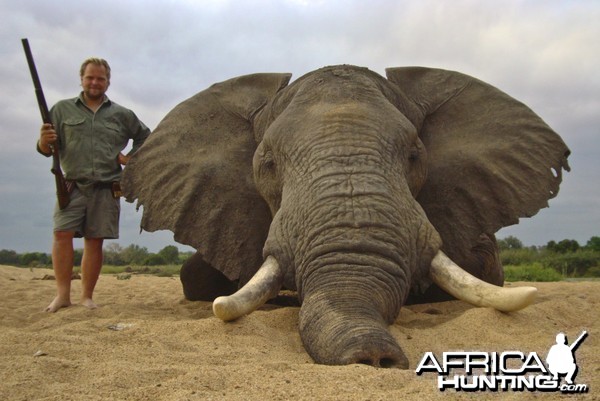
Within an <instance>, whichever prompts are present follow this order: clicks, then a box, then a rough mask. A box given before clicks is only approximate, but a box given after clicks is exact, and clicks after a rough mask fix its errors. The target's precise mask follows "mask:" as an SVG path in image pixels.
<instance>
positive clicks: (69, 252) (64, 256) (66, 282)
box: [44, 231, 74, 312]
mask: <svg viewBox="0 0 600 401" xmlns="http://www.w3.org/2000/svg"><path fill="white" fill-rule="evenodd" d="M73 237H74V233H73V232H68V231H56V232H55V233H54V241H53V242H52V268H53V269H54V277H55V278H56V297H55V298H54V300H53V301H52V302H50V305H48V306H47V307H46V309H44V311H46V312H56V311H57V310H59V309H60V308H64V307H67V306H70V305H71V274H72V273H73Z"/></svg>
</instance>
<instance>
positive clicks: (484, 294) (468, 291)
mask: <svg viewBox="0 0 600 401" xmlns="http://www.w3.org/2000/svg"><path fill="white" fill-rule="evenodd" d="M429 274H430V277H431V279H432V280H433V282H434V283H436V284H437V285H438V286H439V287H440V288H442V289H443V290H444V291H446V292H447V293H449V294H450V295H452V296H454V297H456V298H458V299H460V300H463V301H465V302H468V303H470V304H472V305H475V306H483V307H492V308H494V309H497V310H499V311H502V312H513V311H517V310H519V309H523V308H524V307H526V306H527V305H530V304H531V303H532V302H533V300H534V299H535V295H536V293H537V288H535V287H515V288H504V287H498V286H495V285H492V284H489V283H486V282H485V281H482V280H480V279H478V278H477V277H475V276H472V275H471V274H469V273H467V272H466V271H464V270H463V269H462V268H461V267H460V266H458V265H457V264H456V263H454V262H453V261H452V260H451V259H450V258H449V257H448V256H446V254H444V253H443V252H442V251H438V253H437V254H436V255H435V257H434V258H433V260H432V261H431V270H430V272H429Z"/></svg>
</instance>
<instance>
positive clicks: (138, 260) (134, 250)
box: [121, 244, 148, 265]
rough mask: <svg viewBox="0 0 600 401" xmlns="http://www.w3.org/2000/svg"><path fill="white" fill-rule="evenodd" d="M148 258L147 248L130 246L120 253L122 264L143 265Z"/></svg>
mask: <svg viewBox="0 0 600 401" xmlns="http://www.w3.org/2000/svg"><path fill="white" fill-rule="evenodd" d="M147 257H148V248H146V247H141V246H139V245H134V244H131V245H129V246H128V247H127V248H125V249H123V252H121V258H122V259H123V262H125V263H128V264H132V265H143V264H144V261H145V260H146V258H147Z"/></svg>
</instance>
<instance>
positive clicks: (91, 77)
mask: <svg viewBox="0 0 600 401" xmlns="http://www.w3.org/2000/svg"><path fill="white" fill-rule="evenodd" d="M109 85H110V82H109V81H108V77H107V75H106V68H105V67H104V66H103V65H97V64H88V65H87V66H86V67H85V71H84V72H83V76H82V77H81V87H82V88H83V93H84V94H85V95H86V96H87V97H88V98H89V99H92V100H97V99H101V98H103V97H104V93H105V92H106V90H107V89H108V86H109Z"/></svg>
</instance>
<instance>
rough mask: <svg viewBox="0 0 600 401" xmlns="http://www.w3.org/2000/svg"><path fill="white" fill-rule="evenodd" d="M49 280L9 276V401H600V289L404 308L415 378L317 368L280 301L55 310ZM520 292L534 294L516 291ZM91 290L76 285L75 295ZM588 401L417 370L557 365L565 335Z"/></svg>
mask: <svg viewBox="0 0 600 401" xmlns="http://www.w3.org/2000/svg"><path fill="white" fill-rule="evenodd" d="M45 274H51V271H49V270H43V269H34V271H30V270H29V269H18V268H14V267H7V266H0V400H61V401H62V400H219V399H226V400H338V399H339V400H400V399H402V400H419V401H425V400H435V399H446V400H448V399H450V400H470V399H477V400H479V399H494V400H516V399H519V400H521V399H539V400H548V399H549V400H554V399H556V400H566V399H590V400H591V399H595V400H598V399H600V322H599V320H600V319H599V316H600V312H599V309H598V308H599V305H600V282H578V283H571V282H561V283H535V285H536V286H537V287H538V288H539V290H540V291H539V297H538V299H537V301H536V303H535V304H534V305H532V306H530V307H529V308H527V309H525V310H523V311H521V312H518V313H513V314H504V313H500V312H497V311H494V310H491V309H485V308H474V307H471V306H469V305H467V304H464V303H462V302H460V301H453V302H444V303H438V304H427V305H418V306H410V307H405V308H403V309H402V312H401V314H400V316H399V318H398V320H397V322H396V323H395V324H394V325H393V326H392V327H391V328H390V330H391V332H392V333H393V334H394V336H395V337H396V338H397V340H398V342H399V343H400V344H401V346H402V347H403V348H404V350H405V351H406V353H407V355H408V358H409V360H410V364H411V369H409V370H398V369H376V368H372V367H368V366H363V365H351V366H322V365H316V364H315V363H314V362H313V361H312V360H311V359H310V357H309V356H308V355H307V354H306V352H305V350H304V348H303V346H302V343H301V341H300V337H299V335H298V331H297V324H298V308H295V307H278V306H272V305H267V306H265V307H263V308H261V309H260V310H258V311H256V312H254V313H253V314H251V315H249V316H246V317H244V318H241V319H239V320H238V321H236V322H233V323H223V322H221V321H219V320H218V319H216V318H215V317H214V316H213V314H212V311H211V305H210V303H205V302H189V301H185V300H184V299H183V296H182V291H181V286H180V283H179V279H178V278H164V277H154V276H141V275H133V276H131V278H130V279H128V280H122V279H121V280H120V279H117V277H116V276H111V275H103V276H101V278H100V281H99V283H98V287H97V290H96V296H95V300H96V302H98V303H99V304H100V308H98V309H95V310H89V309H87V308H85V307H82V306H79V305H73V306H71V307H69V308H66V309H62V310H61V311H59V312H58V313H55V314H49V313H44V312H42V309H43V308H44V307H45V306H46V305H47V304H48V303H49V302H50V300H51V299H52V298H53V296H54V285H55V284H54V281H47V280H40V278H41V277H43V276H44V275H45ZM513 285H523V283H515V284H513ZM80 286H81V283H80V281H79V280H76V281H74V282H73V299H74V300H75V299H77V297H78V295H79V290H80ZM583 330H587V331H588V332H589V336H588V337H587V338H586V339H585V341H584V342H583V343H582V344H581V346H580V347H579V348H578V349H577V352H576V357H577V363H578V366H579V374H578V376H577V378H576V382H577V383H585V384H587V386H588V388H589V391H588V393H587V394H579V395H561V394H560V393H543V392H529V391H525V392H513V391H508V392H502V391H500V392H497V393H493V392H483V393H482V392H478V393H469V392H457V391H455V390H446V391H445V392H440V391H439V390H438V388H437V375H436V374H434V373H426V374H423V375H421V376H417V375H416V374H415V371H414V370H415V368H416V366H417V365H418V363H419V361H420V360H421V358H422V357H423V355H424V353H425V352H427V351H432V352H434V353H435V354H436V356H438V357H440V358H441V354H442V352H444V351H457V350H465V351H486V352H491V351H496V352H502V351H509V350H518V351H521V352H523V353H525V354H528V353H529V352H537V353H538V354H539V355H540V357H543V358H544V359H545V356H546V354H547V352H548V350H549V348H550V346H552V345H553V344H554V341H555V336H556V334H557V333H558V332H559V331H564V332H565V333H566V334H567V336H568V339H569V341H573V340H574V339H575V338H576V337H577V336H578V335H579V333H581V332H582V331H583Z"/></svg>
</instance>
